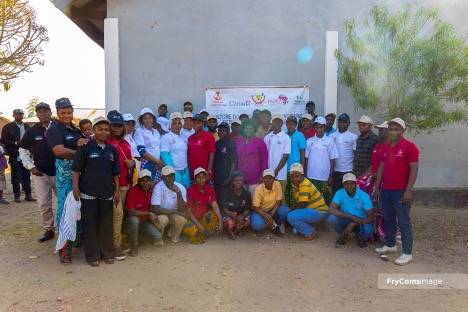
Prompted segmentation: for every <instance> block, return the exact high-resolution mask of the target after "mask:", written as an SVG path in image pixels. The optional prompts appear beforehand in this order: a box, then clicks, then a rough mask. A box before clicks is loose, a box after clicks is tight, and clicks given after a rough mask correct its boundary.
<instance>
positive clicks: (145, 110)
mask: <svg viewBox="0 0 468 312" xmlns="http://www.w3.org/2000/svg"><path fill="white" fill-rule="evenodd" d="M144 114H151V115H153V116H154V113H153V110H152V109H151V108H149V107H143V108H142V109H141V110H140V117H141V116H143V115H144Z"/></svg>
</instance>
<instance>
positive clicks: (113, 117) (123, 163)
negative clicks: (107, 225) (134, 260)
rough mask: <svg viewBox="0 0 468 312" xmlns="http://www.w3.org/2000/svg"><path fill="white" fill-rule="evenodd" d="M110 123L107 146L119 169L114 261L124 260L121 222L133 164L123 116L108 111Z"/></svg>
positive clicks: (115, 205) (115, 211) (131, 178)
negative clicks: (113, 154) (111, 148)
mask: <svg viewBox="0 0 468 312" xmlns="http://www.w3.org/2000/svg"><path fill="white" fill-rule="evenodd" d="M107 118H108V120H109V122H110V138H109V139H108V140H107V142H106V143H107V144H110V145H112V146H114V148H115V150H116V151H117V156H118V164H119V168H120V177H119V184H118V185H117V188H118V191H119V193H120V196H119V199H120V200H119V201H115V202H114V211H113V231H114V235H113V238H114V249H115V251H114V256H115V259H116V260H124V259H125V254H124V252H123V251H122V248H121V245H122V235H121V233H122V220H123V216H124V209H125V208H124V206H125V201H126V199H127V192H128V190H129V189H130V186H131V185H132V182H133V169H134V167H135V162H134V161H133V159H132V152H131V147H130V144H129V143H128V142H127V141H126V140H125V128H124V119H123V116H122V115H121V114H120V113H119V112H118V111H110V112H109V113H108V114H107Z"/></svg>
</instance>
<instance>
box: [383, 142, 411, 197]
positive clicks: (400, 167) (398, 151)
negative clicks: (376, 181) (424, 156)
mask: <svg viewBox="0 0 468 312" xmlns="http://www.w3.org/2000/svg"><path fill="white" fill-rule="evenodd" d="M418 161H419V150H418V148H417V147H416V145H415V144H414V143H413V142H411V141H408V140H407V139H405V138H401V139H400V141H399V142H398V143H397V144H396V145H395V146H393V147H392V146H391V145H390V144H385V145H384V146H383V150H382V162H383V164H384V172H383V179H382V189H385V190H404V189H406V186H407V185H408V178H409V172H410V168H409V164H410V163H417V162H418Z"/></svg>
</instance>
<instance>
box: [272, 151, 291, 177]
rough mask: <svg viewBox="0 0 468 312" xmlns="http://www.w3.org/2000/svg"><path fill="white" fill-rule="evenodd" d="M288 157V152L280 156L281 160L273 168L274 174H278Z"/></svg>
mask: <svg viewBox="0 0 468 312" xmlns="http://www.w3.org/2000/svg"><path fill="white" fill-rule="evenodd" d="M288 157H289V154H283V157H281V160H280V162H279V164H278V166H277V167H276V169H275V175H278V173H279V172H280V170H281V169H283V167H284V165H285V164H286V163H287V162H288Z"/></svg>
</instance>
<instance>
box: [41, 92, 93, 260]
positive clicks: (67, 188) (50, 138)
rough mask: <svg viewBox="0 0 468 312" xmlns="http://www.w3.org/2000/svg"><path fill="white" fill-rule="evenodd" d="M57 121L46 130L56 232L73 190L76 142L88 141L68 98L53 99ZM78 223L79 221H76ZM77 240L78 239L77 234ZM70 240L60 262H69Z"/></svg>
mask: <svg viewBox="0 0 468 312" xmlns="http://www.w3.org/2000/svg"><path fill="white" fill-rule="evenodd" d="M55 108H56V110H57V116H58V122H54V123H52V125H51V126H50V127H49V129H48V130H47V132H46V137H47V142H49V145H50V147H51V148H52V151H53V152H54V155H55V157H56V159H55V170H56V172H55V186H56V189H57V222H56V225H57V232H58V231H60V220H61V217H62V211H63V205H64V203H65V199H66V198H67V195H68V193H70V192H71V191H72V190H73V184H72V163H73V158H74V157H75V152H76V149H77V147H78V144H80V145H82V144H85V143H87V142H88V140H87V139H82V138H81V131H80V129H78V128H77V127H76V126H75V125H74V124H73V122H72V121H73V106H72V104H71V102H70V100H69V99H68V98H61V99H58V100H57V101H55ZM78 225H79V223H78ZM77 232H78V233H77V234H80V232H81V227H80V226H78V228H77ZM77 241H79V238H78V235H77ZM71 251H72V242H70V241H67V242H66V243H65V245H64V247H63V248H62V249H60V253H59V256H60V262H62V263H71Z"/></svg>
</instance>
